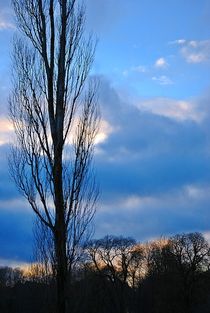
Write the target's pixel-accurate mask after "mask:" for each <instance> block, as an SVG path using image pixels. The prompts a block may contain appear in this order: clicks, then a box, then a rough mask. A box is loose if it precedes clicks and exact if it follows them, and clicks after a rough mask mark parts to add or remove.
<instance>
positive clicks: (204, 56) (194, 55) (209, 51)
mask: <svg viewBox="0 0 210 313" xmlns="http://www.w3.org/2000/svg"><path fill="white" fill-rule="evenodd" d="M170 44H175V45H178V46H179V47H180V53H181V55H182V57H183V58H184V59H185V61H186V62H188V63H194V64H196V63H204V62H207V61H210V40H200V41H196V40H185V39H179V40H175V41H172V42H170Z"/></svg>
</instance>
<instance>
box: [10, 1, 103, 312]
mask: <svg viewBox="0 0 210 313" xmlns="http://www.w3.org/2000/svg"><path fill="white" fill-rule="evenodd" d="M79 2H80V1H77V0H12V3H13V7H14V11H15V15H16V20H17V25H18V28H19V30H20V31H21V34H20V35H19V36H18V37H17V38H16V39H15V41H14V62H13V65H14V88H13V93H12V95H11V99H10V117H11V119H12V122H13V125H14V130H15V134H16V142H15V145H14V146H13V149H12V153H11V157H10V166H11V173H12V175H13V177H14V180H15V182H16V184H17V186H18V188H19V190H20V191H21V192H22V193H23V195H24V196H25V197H26V199H27V200H28V202H29V203H30V205H31V207H32V209H33V210H34V212H35V213H36V215H37V216H38V218H39V219H40V221H41V223H42V224H43V225H45V226H46V227H47V228H48V229H49V230H50V232H51V234H52V237H53V250H54V257H55V268H56V281H57V312H59V313H64V312H66V310H67V303H68V301H67V293H68V287H67V281H68V279H67V276H68V274H69V273H70V271H71V266H72V264H73V261H74V258H75V255H76V250H77V248H78V247H79V246H80V243H81V241H82V240H83V238H84V236H85V234H86V232H87V230H88V226H89V225H90V222H91V220H92V218H93V215H94V212H95V202H96V199H97V186H96V184H95V180H94V175H93V169H92V166H91V164H92V163H91V161H92V156H93V147H94V139H95V136H96V133H97V129H98V116H99V115H98V110H97V101H96V100H97V99H96V83H95V82H93V81H90V80H88V74H89V72H90V68H91V65H92V62H93V57H94V52H95V40H93V38H92V36H89V37H88V38H85V35H84V34H85V28H84V22H85V12H84V7H83V6H81V5H80V4H79Z"/></svg>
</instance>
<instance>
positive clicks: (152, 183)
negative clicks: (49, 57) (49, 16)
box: [0, 0, 210, 264]
mask: <svg viewBox="0 0 210 313" xmlns="http://www.w3.org/2000/svg"><path fill="white" fill-rule="evenodd" d="M85 3H86V6H87V28H88V29H89V30H92V31H93V32H94V33H96V35H97V36H98V38H99V44H98V48H97V52H96V57H95V63H94V66H93V69H92V75H96V76H98V77H100V81H101V83H100V91H99V103H100V106H101V114H102V125H101V129H100V132H99V135H98V137H97V141H96V143H97V145H96V156H95V165H96V171H97V175H98V180H99V182H100V186H101V197H100V202H99V204H98V212H97V214H96V219H95V224H96V226H95V236H96V237H101V236H104V235H106V234H114V235H124V236H126V235H128V236H132V237H134V238H135V239H137V240H148V239H150V238H155V237H159V236H161V235H163V236H168V235H172V234H175V233H178V232H189V231H201V232H203V233H205V234H209V233H210V210H209V203H210V192H209V191H210V75H209V73H210V0H203V1H197V0H185V1H183V0H169V1H166V0H157V1H154V0H130V1H123V0H86V1H85ZM14 29H15V27H14V24H13V20H12V11H11V8H10V7H9V2H6V1H3V0H0V55H1V58H0V150H1V151H0V177H1V180H0V247H1V249H0V250H1V252H0V264H1V260H10V263H12V262H17V261H19V262H25V261H27V260H29V259H30V253H31V250H30V246H31V237H32V233H31V220H32V217H31V216H32V214H31V211H30V210H28V209H27V205H26V203H24V201H23V199H22V198H21V196H20V195H19V194H18V192H17V190H16V188H15V187H14V185H13V183H12V182H11V179H10V178H9V175H8V170H7V152H8V149H9V148H8V142H9V141H10V140H11V133H12V128H11V125H10V124H9V122H8V120H7V116H6V114H7V113H6V112H7V99H8V96H9V90H10V82H11V70H10V69H11V63H10V55H11V51H12V50H11V46H12V44H11V42H12V36H13V33H14Z"/></svg>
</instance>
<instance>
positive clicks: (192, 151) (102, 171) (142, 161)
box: [97, 79, 210, 197]
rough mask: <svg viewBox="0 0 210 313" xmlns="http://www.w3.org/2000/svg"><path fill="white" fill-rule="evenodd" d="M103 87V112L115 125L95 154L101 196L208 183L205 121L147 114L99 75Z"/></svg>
mask: <svg viewBox="0 0 210 313" xmlns="http://www.w3.org/2000/svg"><path fill="white" fill-rule="evenodd" d="M101 86H102V88H101V93H100V102H101V107H102V111H103V116H104V117H105V119H107V120H108V121H109V123H110V124H111V125H113V128H115V129H114V131H113V133H112V134H111V135H110V136H109V138H108V139H107V141H105V142H104V143H103V144H101V146H100V148H101V149H102V151H103V153H102V154H99V155H98V156H97V165H98V172H99V176H100V180H101V184H102V193H104V195H105V197H106V196H107V197H109V196H110V194H112V195H113V194H122V193H123V194H130V193H141V194H154V193H162V192H168V191H170V190H171V189H172V190H173V189H177V188H181V187H182V186H183V185H186V184H197V183H200V182H205V183H209V182H210V157H209V153H208V148H209V147H210V145H209V136H208V132H207V130H206V129H205V120H204V123H196V122H195V121H192V120H187V121H184V122H180V121H176V120H174V119H170V118H166V117H162V116H160V115H155V114H152V113H149V112H147V113H145V112H142V111H140V110H139V109H138V108H136V107H135V106H132V105H129V104H127V103H125V102H124V101H122V100H121V99H120V97H119V96H118V94H117V92H116V91H115V90H114V89H113V88H112V87H111V86H110V84H109V82H107V81H103V79H102V83H101ZM202 102H203V100H202Z"/></svg>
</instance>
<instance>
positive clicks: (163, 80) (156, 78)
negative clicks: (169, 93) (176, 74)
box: [152, 75, 173, 86]
mask: <svg viewBox="0 0 210 313" xmlns="http://www.w3.org/2000/svg"><path fill="white" fill-rule="evenodd" d="M152 80H154V81H155V82H157V83H158V84H160V85H163V86H164V85H172V84H173V81H172V80H171V79H170V78H169V77H167V76H165V75H161V76H153V77H152Z"/></svg>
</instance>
